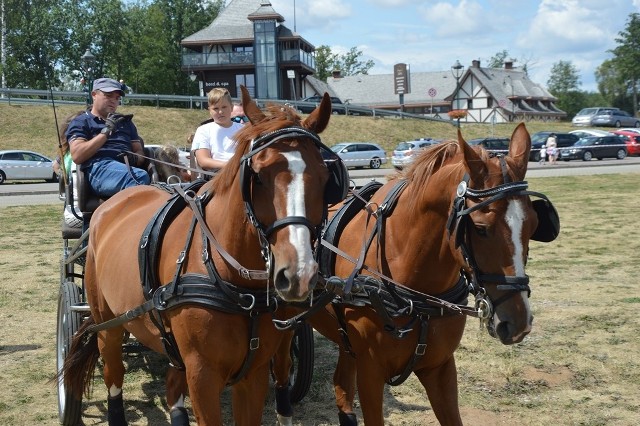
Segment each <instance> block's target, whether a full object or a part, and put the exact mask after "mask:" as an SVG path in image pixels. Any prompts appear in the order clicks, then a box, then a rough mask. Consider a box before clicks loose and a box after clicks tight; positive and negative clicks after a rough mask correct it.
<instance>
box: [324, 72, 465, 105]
mask: <svg viewBox="0 0 640 426" xmlns="http://www.w3.org/2000/svg"><path fill="white" fill-rule="evenodd" d="M327 83H328V85H329V87H330V88H331V89H332V90H333V91H334V92H335V93H336V94H337V95H338V97H339V98H340V99H341V100H342V102H345V101H346V100H348V99H349V100H350V103H352V104H356V105H366V106H377V107H384V106H385V105H386V106H391V105H398V104H399V95H397V94H396V93H395V90H394V77H393V74H375V75H354V76H345V77H340V78H334V77H329V78H328V79H327ZM432 88H433V89H435V91H436V94H435V96H434V97H433V98H431V97H430V96H429V89H432ZM455 88H456V79H455V78H454V77H453V75H451V72H450V71H434V72H412V73H410V90H411V93H405V94H404V103H405V104H411V105H429V104H431V103H432V102H433V103H434V104H442V103H443V102H446V100H445V98H446V97H447V96H449V95H451V94H452V93H453V92H454V91H455Z"/></svg>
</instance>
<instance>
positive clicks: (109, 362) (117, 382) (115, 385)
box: [98, 327, 127, 426]
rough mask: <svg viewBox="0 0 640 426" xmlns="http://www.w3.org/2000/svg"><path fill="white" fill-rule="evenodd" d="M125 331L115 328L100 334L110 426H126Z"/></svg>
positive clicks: (99, 342)
mask: <svg viewBox="0 0 640 426" xmlns="http://www.w3.org/2000/svg"><path fill="white" fill-rule="evenodd" d="M123 335H124V329H123V328H122V327H114V328H110V329H108V330H104V331H101V332H99V335H98V349H99V350H100V355H101V356H102V360H103V363H104V367H103V376H104V384H105V386H106V387H107V391H108V393H109V397H108V398H107V420H108V422H109V426H126V425H127V421H126V419H125V416H124V404H123V402H122V385H123V382H124V373H125V369H124V363H123V362H122V338H123Z"/></svg>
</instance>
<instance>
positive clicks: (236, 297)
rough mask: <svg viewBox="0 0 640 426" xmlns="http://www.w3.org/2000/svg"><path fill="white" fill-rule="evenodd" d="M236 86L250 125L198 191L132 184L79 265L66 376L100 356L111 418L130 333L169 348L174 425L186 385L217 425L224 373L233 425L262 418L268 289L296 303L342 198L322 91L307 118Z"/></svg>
mask: <svg viewBox="0 0 640 426" xmlns="http://www.w3.org/2000/svg"><path fill="white" fill-rule="evenodd" d="M242 93H243V105H244V107H245V111H246V113H247V116H248V117H249V119H250V124H249V123H248V124H246V125H245V127H244V128H243V129H242V130H241V131H239V132H238V134H237V135H236V137H235V138H236V140H237V150H236V154H235V156H234V157H233V158H232V159H231V160H230V161H229V163H228V164H227V165H226V166H225V167H224V168H223V170H222V171H221V172H220V173H219V174H218V175H217V176H216V177H215V178H214V179H212V180H211V181H209V182H207V183H205V184H204V185H203V186H202V187H201V188H200V189H199V190H197V193H196V192H195V191H196V190H195V189H189V188H187V189H186V190H185V189H180V188H182V187H179V186H177V187H176V186H174V187H173V188H174V189H173V191H171V187H167V188H164V189H162V188H154V187H152V186H139V187H135V188H129V189H127V190H124V191H122V192H120V193H118V194H116V195H115V196H113V197H112V198H110V199H109V200H107V201H106V202H105V203H104V204H102V205H101V206H100V207H99V208H98V209H97V210H96V212H95V214H94V215H93V218H92V220H91V225H90V238H89V246H88V251H87V258H86V270H85V294H86V299H87V301H88V304H89V306H90V309H91V315H90V317H89V318H88V319H87V320H86V321H85V322H84V323H83V325H82V327H81V329H80V330H79V331H78V333H76V335H75V337H74V339H73V342H72V347H71V349H70V351H69V354H68V356H67V357H66V359H65V363H64V367H63V370H62V373H61V376H63V380H64V383H65V387H66V389H70V393H72V394H73V395H75V398H81V396H82V391H83V389H84V390H88V389H89V387H90V385H91V380H92V372H93V369H94V368H95V364H96V362H97V359H98V356H101V357H102V360H103V363H104V369H103V375H104V382H105V385H106V388H107V391H108V420H109V424H110V425H121V424H126V421H125V416H124V411H125V410H124V405H123V402H122V387H123V381H124V375H125V367H124V364H123V357H122V352H123V351H122V342H123V334H124V333H125V332H128V333H130V334H131V335H133V336H135V338H136V339H137V340H138V341H139V342H140V343H142V344H143V345H144V346H146V347H148V348H151V349H152V350H154V351H157V352H160V353H166V354H167V355H168V357H169V359H170V361H171V367H170V368H169V370H168V373H167V402H168V406H169V407H170V408H171V419H172V424H187V423H188V415H187V413H186V410H185V408H184V398H185V396H186V394H187V385H188V391H189V396H190V398H191V404H192V407H193V411H194V414H195V417H196V419H197V422H198V424H199V425H221V424H223V421H222V419H221V402H220V394H221V392H222V391H223V389H224V388H225V386H227V385H231V386H232V400H233V407H234V410H233V416H234V422H235V424H237V425H258V424H260V423H261V418H262V412H263V406H264V401H265V397H266V394H267V391H268V383H269V362H270V360H271V358H272V356H273V354H274V353H275V351H276V349H277V347H278V344H279V342H280V339H281V337H282V334H281V333H280V332H279V331H278V330H277V329H276V328H275V327H274V325H273V323H272V315H274V314H275V311H276V309H277V306H278V305H277V303H276V295H277V296H278V297H280V298H282V299H283V300H285V301H301V300H305V299H306V298H307V296H308V295H309V292H310V291H311V290H312V289H313V287H314V285H315V282H316V279H317V276H318V275H317V263H316V261H315V259H314V258H313V247H312V245H313V243H314V239H315V238H317V236H318V235H319V232H320V230H321V228H320V227H321V226H322V225H323V223H324V222H325V220H326V214H327V213H326V212H327V202H330V203H334V202H337V201H336V200H330V199H328V200H325V198H326V197H331V196H332V195H331V194H329V195H326V194H325V187H326V189H329V187H330V184H331V180H329V179H331V178H332V176H331V174H332V173H333V172H332V170H331V167H329V165H328V163H326V162H325V160H323V156H322V153H321V151H329V149H328V148H327V147H326V146H324V145H323V144H322V143H321V142H320V140H319V138H318V136H317V135H316V133H320V132H322V131H323V130H324V129H325V128H326V126H327V124H328V122H329V117H330V116H331V101H330V98H329V97H328V95H325V97H324V98H323V100H322V102H321V104H320V105H319V106H318V108H317V109H316V110H315V111H314V112H313V113H312V114H310V115H309V116H308V117H307V118H306V119H305V120H304V121H303V120H301V118H300V117H299V116H298V115H297V114H296V113H295V111H294V110H293V109H291V108H289V107H279V106H275V105H274V106H271V107H270V108H269V110H268V111H267V112H266V114H265V113H264V112H262V111H261V110H260V109H258V107H257V105H256V103H255V102H253V101H252V100H251V98H250V97H249V94H248V92H247V90H246V88H244V87H242ZM343 177H344V176H338V178H339V179H342V178H343ZM328 182H329V183H328ZM200 183H202V182H200ZM339 183H343V182H339ZM347 183H348V182H347ZM338 189H342V188H338ZM171 192H178V194H174V195H172V194H171ZM344 195H346V190H345V191H344ZM344 195H342V196H341V195H340V194H338V196H337V198H338V199H339V198H344ZM333 197H334V198H336V196H335V192H333ZM168 200H169V201H171V200H173V201H172V202H173V204H172V203H167V201H168ZM180 204H182V207H181V208H179V209H178V208H177V207H175V206H176V205H180ZM167 205H169V206H170V207H169V208H167ZM185 206H186V207H185ZM156 234H157V235H156ZM135 259H139V261H140V262H139V264H138V263H137V262H136V261H135ZM265 265H266V267H265ZM145 270H146V273H141V271H143V272H145ZM149 277H151V278H153V279H150V278H149ZM141 281H142V285H141V284H140V283H141ZM274 290H275V291H274ZM178 367H182V368H183V369H184V370H181V369H179V368H178ZM78 420H80V419H78ZM227 423H228V422H227Z"/></svg>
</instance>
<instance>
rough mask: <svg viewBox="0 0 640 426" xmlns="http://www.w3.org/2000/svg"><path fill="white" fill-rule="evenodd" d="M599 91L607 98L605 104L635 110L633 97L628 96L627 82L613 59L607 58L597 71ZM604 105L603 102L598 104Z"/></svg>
mask: <svg viewBox="0 0 640 426" xmlns="http://www.w3.org/2000/svg"><path fill="white" fill-rule="evenodd" d="M595 76H596V82H597V83H598V91H599V93H600V94H601V95H602V97H603V98H604V99H605V102H604V104H605V105H613V106H616V107H618V108H621V109H624V110H627V111H629V110H633V105H632V102H631V98H630V97H629V96H627V83H626V82H625V79H624V77H622V76H621V75H620V72H619V70H618V68H617V67H616V64H615V62H614V61H613V60H611V59H607V60H605V61H604V62H603V63H602V64H601V65H600V66H599V67H598V68H597V69H596V72H595ZM597 105H602V103H600V104H597ZM597 105H589V106H597Z"/></svg>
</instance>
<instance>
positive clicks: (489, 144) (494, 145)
mask: <svg viewBox="0 0 640 426" xmlns="http://www.w3.org/2000/svg"><path fill="white" fill-rule="evenodd" d="M510 141H511V139H509V138H503V137H489V138H478V139H471V140H470V141H469V142H468V143H469V145H472V146H473V145H480V146H482V147H484V149H486V150H487V151H489V152H493V153H502V154H506V153H507V152H509V142H510Z"/></svg>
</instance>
